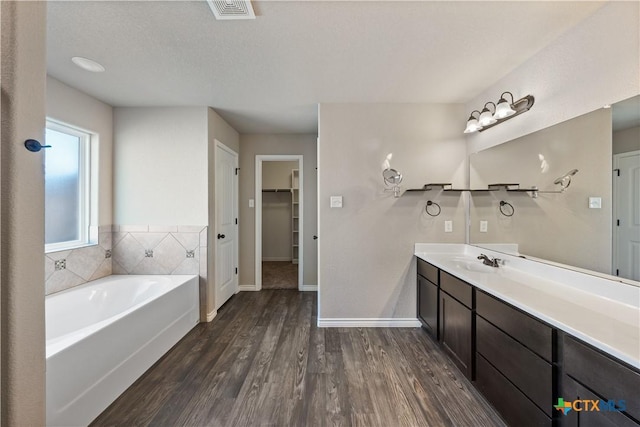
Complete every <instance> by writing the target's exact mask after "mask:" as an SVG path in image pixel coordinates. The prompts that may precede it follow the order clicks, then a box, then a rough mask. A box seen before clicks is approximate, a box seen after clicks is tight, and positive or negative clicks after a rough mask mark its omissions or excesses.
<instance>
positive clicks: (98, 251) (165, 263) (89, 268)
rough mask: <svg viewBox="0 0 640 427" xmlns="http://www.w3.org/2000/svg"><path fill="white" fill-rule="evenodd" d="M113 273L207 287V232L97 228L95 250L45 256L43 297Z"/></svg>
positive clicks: (181, 228) (194, 228)
mask: <svg viewBox="0 0 640 427" xmlns="http://www.w3.org/2000/svg"><path fill="white" fill-rule="evenodd" d="M201 260H202V262H200V261H201ZM111 274H197V275H199V276H200V283H201V286H206V280H207V227H206V226H202V225H195V226H194V225H173V226H166V225H162V226H158V225H113V226H112V225H108V226H100V227H99V228H98V244H97V245H92V246H86V247H82V248H77V249H72V250H67V251H59V252H51V253H48V254H46V255H45V294H46V295H49V294H52V293H55V292H60V291H63V290H66V289H69V288H72V287H74V286H79V285H82V284H84V283H86V282H88V281H91V280H96V279H100V278H102V277H105V276H109V275H111Z"/></svg>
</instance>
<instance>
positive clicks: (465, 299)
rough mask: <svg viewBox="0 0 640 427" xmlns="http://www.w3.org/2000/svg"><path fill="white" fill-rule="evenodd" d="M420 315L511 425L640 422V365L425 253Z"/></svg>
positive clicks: (610, 426)
mask: <svg viewBox="0 0 640 427" xmlns="http://www.w3.org/2000/svg"><path fill="white" fill-rule="evenodd" d="M434 301H435V302H434ZM418 317H419V319H420V321H421V322H422V325H423V327H424V329H426V330H427V331H428V332H429V333H430V334H431V335H432V336H433V337H434V338H435V337H437V339H438V340H439V342H440V344H441V346H442V348H443V349H444V350H445V351H446V353H447V354H448V355H449V357H450V358H451V360H452V361H453V362H454V363H455V364H456V365H457V366H458V367H459V368H460V370H461V371H462V372H463V373H464V374H465V375H466V376H467V377H468V378H470V379H471V380H472V381H473V383H474V385H475V386H476V388H477V389H478V390H480V391H481V392H482V394H484V396H485V397H486V398H487V400H488V401H489V402H490V403H491V404H492V405H493V406H494V407H495V408H496V409H497V410H498V412H500V414H501V415H502V417H503V418H504V419H505V421H506V422H507V424H509V425H511V426H518V427H521V426H523V427H526V426H554V427H614V426H615V427H640V370H638V369H636V368H635V367H632V366H629V365H627V364H625V363H623V362H621V361H619V360H617V359H615V358H614V357H612V356H610V355H608V354H606V353H604V352H602V351H600V350H597V349H596V348H594V347H592V346H591V345H588V344H586V343H584V342H582V341H581V340H579V339H577V338H574V337H573V336H571V335H568V334H566V333H564V332H562V331H560V330H558V329H555V328H553V327H552V326H550V325H548V324H546V323H544V322H542V321H541V320H539V319H537V318H535V317H533V316H532V315H530V314H528V313H525V312H524V311H522V310H521V309H519V308H516V307H514V306H512V305H510V304H508V303H506V302H504V301H502V300H500V299H498V298H496V297H494V296H492V295H489V294H488V293H486V292H484V291H482V290H480V289H478V288H475V287H474V286H472V285H470V284H468V283H466V282H464V281H462V280H460V279H458V278H457V277H455V276H453V275H451V274H449V273H447V272H446V271H443V270H439V269H438V268H436V267H434V266H433V265H431V264H429V263H427V262H424V261H422V260H420V259H418ZM560 398H562V399H564V402H576V401H581V400H582V401H590V402H591V401H599V402H600V403H598V405H606V408H605V407H602V408H601V410H591V411H587V410H586V409H583V410H574V409H572V410H570V411H568V412H567V414H566V415H565V414H563V413H561V412H560V411H558V410H557V409H556V408H555V406H557V405H558V404H559V402H558V399H560ZM622 401H624V402H622ZM601 402H605V403H601ZM577 405H578V406H576V408H578V409H580V408H587V407H589V408H592V405H594V404H593V403H578V404H577ZM609 405H613V406H611V407H610V406H609ZM623 407H624V408H623ZM602 409H607V410H602ZM616 409H617V410H616Z"/></svg>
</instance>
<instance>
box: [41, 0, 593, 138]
mask: <svg viewBox="0 0 640 427" xmlns="http://www.w3.org/2000/svg"><path fill="white" fill-rule="evenodd" d="M602 4H603V2H585V1H578V2H571V1H557V2H551V1H533V2H523V1H498V2H484V1H469V2H465V1H448V2H447V1H419V2H409V1H382V2H373V1H294V2H283V1H267V2H254V3H253V5H254V9H255V12H256V15H257V18H256V19H255V20H244V21H216V20H215V19H214V17H213V14H212V13H211V11H210V9H209V7H208V5H207V3H206V2H205V1H204V0H203V1H197V2H190V1H140V2H132V1H97V2H93V1H49V2H48V21H47V50H48V51H47V67H48V73H49V74H50V75H51V76H53V77H55V78H56V79H59V80H61V81H62V82H64V83H66V84H68V85H70V86H73V87H75V88H77V89H79V90H81V91H83V92H86V93H88V94H90V95H92V96H94V97H96V98H98V99H100V100H102V101H104V102H106V103H108V104H110V105H112V106H205V105H206V106H210V107H213V108H214V109H216V111H218V113H219V114H220V115H221V116H222V117H223V118H225V119H226V120H227V121H228V122H229V123H230V124H231V125H232V126H233V127H234V128H235V129H236V130H238V131H239V132H240V133H315V132H317V123H318V120H317V104H318V103H322V102H354V103H355V102H357V103H465V102H467V101H469V100H470V99H472V98H474V96H476V95H478V94H479V93H481V92H482V91H483V90H484V89H486V88H487V87H489V86H491V85H492V84H493V83H495V82H496V81H498V80H499V79H500V78H501V77H503V76H505V75H506V74H508V73H509V72H510V71H512V70H514V69H515V68H516V67H517V66H518V65H520V64H522V63H523V62H524V61H526V60H527V59H528V58H530V57H531V56H533V55H534V54H535V53H536V52H538V51H540V50H541V49H542V48H544V47H545V46H547V45H548V44H550V43H551V42H552V41H553V40H554V39H556V38H557V37H559V36H560V35H561V34H562V33H564V32H565V31H567V30H568V29H570V28H571V27H573V26H575V25H576V24H577V23H579V22H580V21H582V20H583V19H585V18H586V17H588V16H589V15H591V14H592V13H593V12H594V11H595V10H596V9H598V8H599V7H601V6H602ZM73 56H84V57H88V58H91V59H93V60H95V61H98V62H99V63H101V64H102V65H104V66H105V68H106V72H104V73H100V74H93V73H89V72H86V71H83V70H81V69H79V68H77V67H76V66H75V65H73V63H72V62H71V57H73ZM508 89H509V88H505V90H508Z"/></svg>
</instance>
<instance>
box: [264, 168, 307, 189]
mask: <svg viewBox="0 0 640 427" xmlns="http://www.w3.org/2000/svg"><path fill="white" fill-rule="evenodd" d="M293 169H298V162H264V163H263V164H262V188H277V189H283V188H291V171H292V170H293Z"/></svg>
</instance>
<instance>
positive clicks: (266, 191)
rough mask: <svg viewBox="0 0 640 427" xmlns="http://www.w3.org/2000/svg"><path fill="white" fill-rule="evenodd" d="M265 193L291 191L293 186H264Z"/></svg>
mask: <svg viewBox="0 0 640 427" xmlns="http://www.w3.org/2000/svg"><path fill="white" fill-rule="evenodd" d="M262 192H263V193H291V188H263V189H262Z"/></svg>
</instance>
